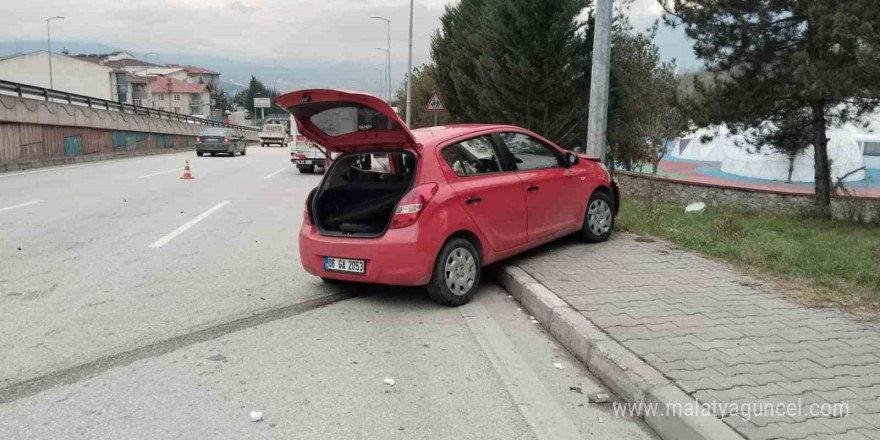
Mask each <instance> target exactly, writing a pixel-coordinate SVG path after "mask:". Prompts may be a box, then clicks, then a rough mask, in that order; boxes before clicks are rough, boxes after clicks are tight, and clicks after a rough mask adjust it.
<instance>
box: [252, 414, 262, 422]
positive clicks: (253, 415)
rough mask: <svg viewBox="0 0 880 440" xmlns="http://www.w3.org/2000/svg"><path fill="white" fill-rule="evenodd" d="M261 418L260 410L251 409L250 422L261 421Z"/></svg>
mask: <svg viewBox="0 0 880 440" xmlns="http://www.w3.org/2000/svg"><path fill="white" fill-rule="evenodd" d="M262 420H263V412H262V411H251V421H252V422H261V421H262Z"/></svg>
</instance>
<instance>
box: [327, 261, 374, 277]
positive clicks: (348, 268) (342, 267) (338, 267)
mask: <svg viewBox="0 0 880 440" xmlns="http://www.w3.org/2000/svg"><path fill="white" fill-rule="evenodd" d="M324 270H327V271H332V272H348V273H357V274H361V275H363V274H364V273H365V270H364V260H351V259H348V258H334V257H324Z"/></svg>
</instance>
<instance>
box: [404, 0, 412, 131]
mask: <svg viewBox="0 0 880 440" xmlns="http://www.w3.org/2000/svg"><path fill="white" fill-rule="evenodd" d="M412 34H413V0H409V61H408V63H407V71H406V126H407V127H409V121H410V118H411V117H412V40H413V37H412Z"/></svg>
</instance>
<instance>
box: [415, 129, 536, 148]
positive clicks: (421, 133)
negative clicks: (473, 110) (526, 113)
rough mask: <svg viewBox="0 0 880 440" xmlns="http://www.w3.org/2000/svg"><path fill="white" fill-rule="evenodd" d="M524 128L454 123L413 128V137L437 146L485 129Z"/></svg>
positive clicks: (424, 144) (427, 144)
mask: <svg viewBox="0 0 880 440" xmlns="http://www.w3.org/2000/svg"><path fill="white" fill-rule="evenodd" d="M509 129H515V130H522V129H521V128H519V127H514V126H512V125H497V124H454V125H441V126H438V127H425V128H418V129H415V130H412V134H413V137H415V139H416V142H418V143H420V144H422V146H423V147H436V146H437V145H439V144H442V143H443V142H445V141H448V140H450V139H455V138H457V137H460V136H467V135H469V134H473V133H479V132H485V131H489V130H491V131H500V130H509Z"/></svg>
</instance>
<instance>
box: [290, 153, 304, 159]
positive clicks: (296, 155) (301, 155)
mask: <svg viewBox="0 0 880 440" xmlns="http://www.w3.org/2000/svg"><path fill="white" fill-rule="evenodd" d="M293 158H294V159H297V160H305V158H306V155H305V154H298V153H293Z"/></svg>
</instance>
